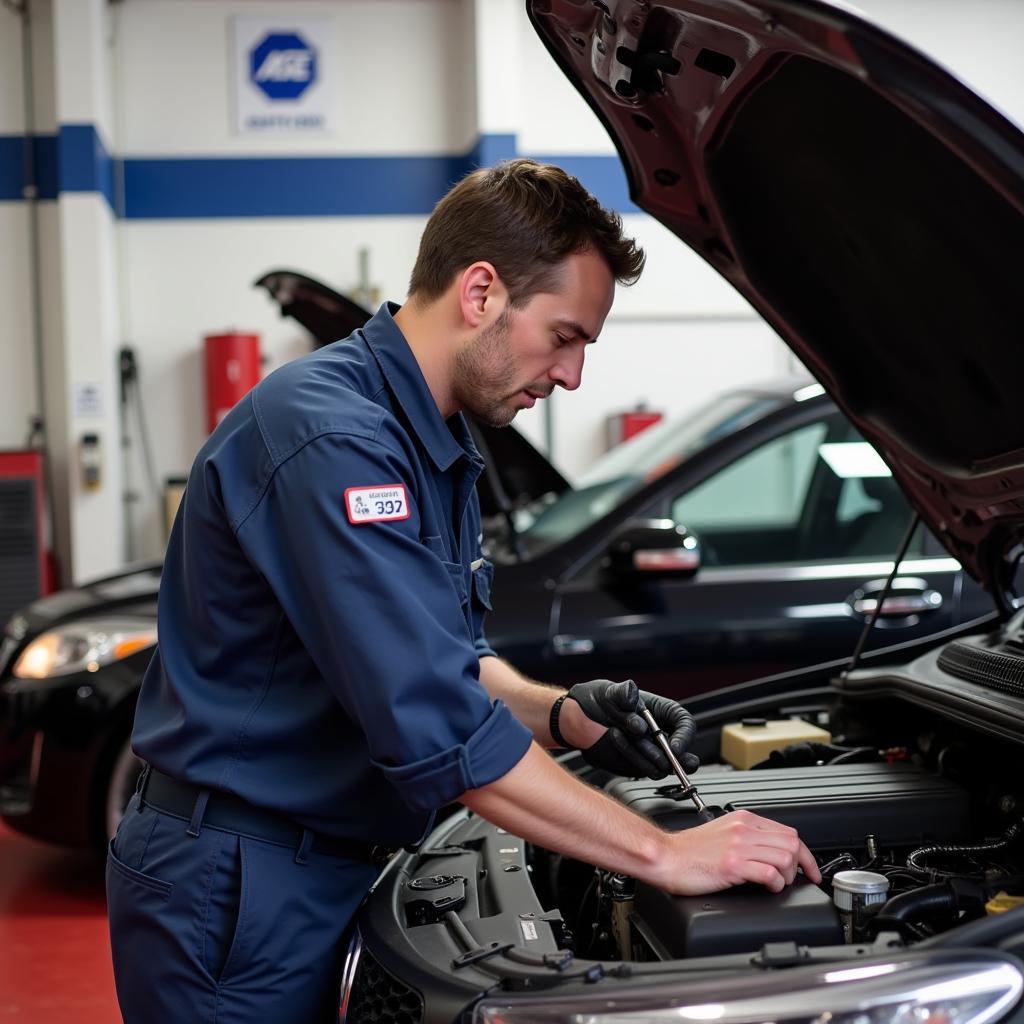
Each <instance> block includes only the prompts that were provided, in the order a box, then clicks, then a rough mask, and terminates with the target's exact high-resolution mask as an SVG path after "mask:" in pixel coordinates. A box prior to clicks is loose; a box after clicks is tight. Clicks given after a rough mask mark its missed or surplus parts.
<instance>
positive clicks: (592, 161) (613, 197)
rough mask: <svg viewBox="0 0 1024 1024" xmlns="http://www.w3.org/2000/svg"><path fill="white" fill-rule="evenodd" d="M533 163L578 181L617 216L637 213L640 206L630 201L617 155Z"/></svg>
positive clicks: (544, 158)
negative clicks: (551, 167) (559, 170)
mask: <svg viewBox="0 0 1024 1024" xmlns="http://www.w3.org/2000/svg"><path fill="white" fill-rule="evenodd" d="M531 155H532V154H531ZM534 160H540V161H541V162H542V163H546V164H557V165H558V166H559V167H561V168H562V169H563V170H564V171H567V172H568V173H569V174H571V175H573V176H574V177H577V178H579V180H580V182H581V183H582V184H583V185H584V186H586V188H587V189H589V191H590V192H592V193H593V194H594V196H595V197H596V198H597V200H598V201H599V202H600V203H601V205H602V206H607V207H608V208H609V209H611V210H617V211H618V212H619V213H640V207H639V206H637V205H636V203H634V202H633V200H632V199H630V198H629V181H628V179H627V178H626V171H625V169H624V168H623V166H622V161H621V160H619V158H618V157H617V156H535V157H534Z"/></svg>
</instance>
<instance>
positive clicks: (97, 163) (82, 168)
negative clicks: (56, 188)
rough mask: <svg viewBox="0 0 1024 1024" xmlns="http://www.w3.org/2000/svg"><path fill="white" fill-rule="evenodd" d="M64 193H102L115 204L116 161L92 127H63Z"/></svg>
mask: <svg viewBox="0 0 1024 1024" xmlns="http://www.w3.org/2000/svg"><path fill="white" fill-rule="evenodd" d="M57 181H58V183H59V185H60V191H61V192H99V193H101V194H102V195H104V196H106V199H107V202H108V203H110V206H111V208H113V209H116V206H115V204H114V161H113V160H112V159H111V156H110V154H109V153H108V152H107V149H106V147H105V146H104V145H103V140H102V139H101V138H100V136H99V133H98V132H97V131H96V129H95V128H94V127H93V126H92V125H91V124H62V125H61V126H60V133H59V135H58V136H57Z"/></svg>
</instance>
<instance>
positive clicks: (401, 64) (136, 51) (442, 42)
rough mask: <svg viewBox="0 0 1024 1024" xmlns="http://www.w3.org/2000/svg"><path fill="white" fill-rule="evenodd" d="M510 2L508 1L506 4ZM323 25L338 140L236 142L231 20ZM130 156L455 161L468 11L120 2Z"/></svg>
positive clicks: (402, 1) (468, 129)
mask: <svg viewBox="0 0 1024 1024" xmlns="http://www.w3.org/2000/svg"><path fill="white" fill-rule="evenodd" d="M500 2H504V0H500ZM274 14H281V15H282V17H284V19H285V20H287V19H288V18H299V17H305V16H313V17H317V16H321V17H322V16H328V17H330V18H331V21H332V24H333V27H334V47H335V50H334V52H335V56H336V58H337V59H336V61H335V64H334V66H333V69H332V74H333V76H334V77H333V81H332V90H333V94H334V97H335V100H336V103H337V107H338V121H339V123H341V124H342V125H343V126H344V128H343V130H342V131H339V132H338V133H336V134H335V135H331V136H326V135H323V136H321V135H312V136H290V137H288V138H286V139H282V138H280V137H269V136H268V137H254V136H238V135H235V134H233V133H232V131H231V125H232V116H233V115H232V108H231V101H230V89H229V85H230V82H231V77H230V76H231V63H230V47H231V18H232V17H234V16H236V15H259V16H263V17H266V16H273V15H274ZM113 16H114V19H115V33H116V36H115V38H116V49H117V54H116V58H115V66H116V79H117V83H118V86H119V98H118V102H119V120H118V127H119V130H120V132H121V135H122V152H123V154H124V155H126V156H155V155H170V154H178V155H189V156H195V155H201V156H217V155H236V156H237V155H245V156H251V155H255V154H285V155H298V154H302V155H312V154H331V155H341V154H355V153H358V154H361V155H366V154H373V153H383V154H388V155H393V154H402V153H448V152H457V151H458V150H460V149H465V148H466V147H467V145H468V144H469V143H470V141H471V139H472V137H473V134H474V130H475V125H474V105H473V93H472V89H467V88H466V85H467V73H466V64H465V62H464V60H460V59H453V58H456V57H457V55H460V54H467V53H471V52H472V39H471V24H470V22H469V21H468V19H467V16H466V10H465V0H319V2H309V0H289V3H288V4H287V5H282V4H267V3H263V2H261V0H123V2H121V3H119V4H116V5H115V6H114V8H113Z"/></svg>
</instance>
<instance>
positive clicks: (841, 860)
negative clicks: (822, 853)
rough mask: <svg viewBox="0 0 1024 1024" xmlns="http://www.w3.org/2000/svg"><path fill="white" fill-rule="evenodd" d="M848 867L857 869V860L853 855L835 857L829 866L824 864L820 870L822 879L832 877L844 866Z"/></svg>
mask: <svg viewBox="0 0 1024 1024" xmlns="http://www.w3.org/2000/svg"><path fill="white" fill-rule="evenodd" d="M844 864H845V865H847V866H848V867H850V868H856V867H857V859H856V858H855V857H854V856H853V854H852V853H841V854H839V856H838V857H833V858H832V860H830V861H829V862H828V863H827V864H822V865H821V867H820V868H819V869H818V870H819V871H820V872H821V874H822V877H825V876H826V875H831V874H832V873H833V872H835V871H838V870H839V868H840V867H841V866H842V865H844Z"/></svg>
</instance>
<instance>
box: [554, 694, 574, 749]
mask: <svg viewBox="0 0 1024 1024" xmlns="http://www.w3.org/2000/svg"><path fill="white" fill-rule="evenodd" d="M568 696H569V694H567V693H563V694H562V696H561V697H559V698H558V700H556V701H555V703H554V704H552V705H551V714H550V715H548V729H549V730H550V732H551V738H552V739H553V740H554V741H555V743H556V744H557V745H558V746H560V747H565V748H566V749H567V750H574V749H575V748H574V747H573V745H572V744H571V743H570V742H569V741H568V740H567V739H566V738H565V737H564V736H563V735H562V730H561V729H559V728H558V714H559V712H560V711H561V710H562V705H563V704H564V703H565V701H566V699H567V698H568Z"/></svg>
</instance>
